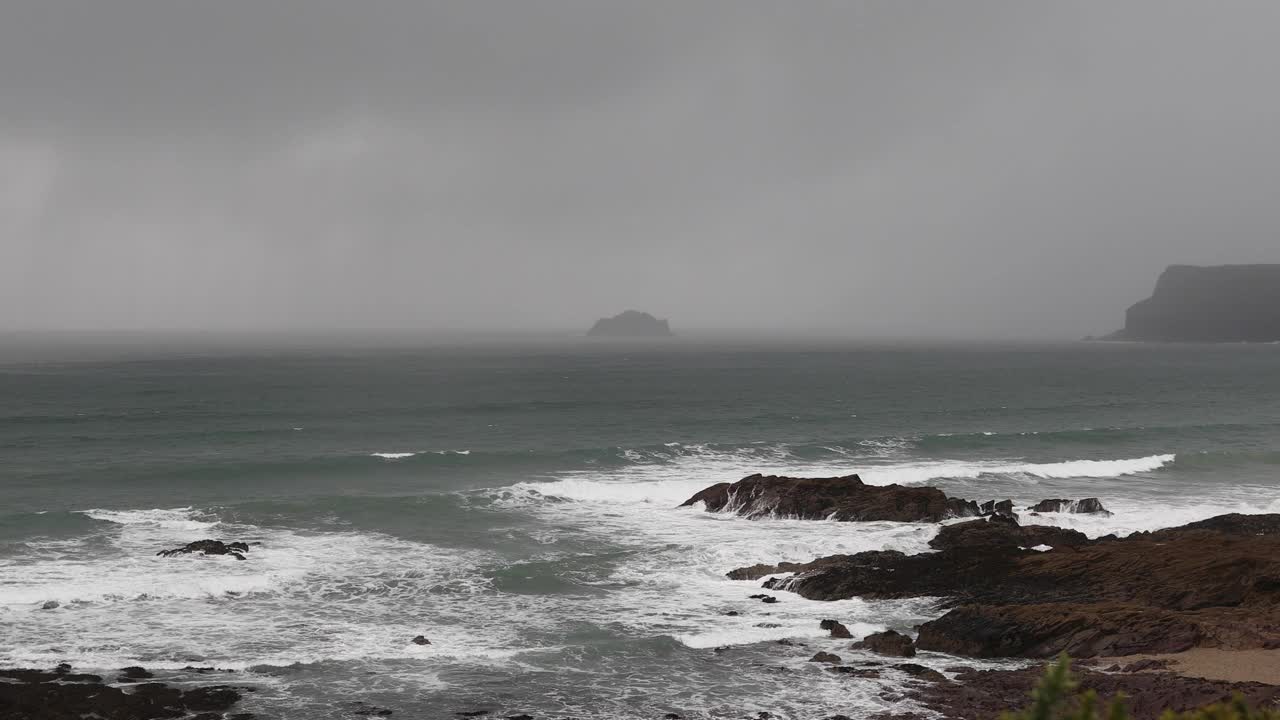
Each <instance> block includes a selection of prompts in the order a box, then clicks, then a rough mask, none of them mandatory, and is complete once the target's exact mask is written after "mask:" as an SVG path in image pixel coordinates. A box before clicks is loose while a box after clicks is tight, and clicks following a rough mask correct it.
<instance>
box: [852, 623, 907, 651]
mask: <svg viewBox="0 0 1280 720" xmlns="http://www.w3.org/2000/svg"><path fill="white" fill-rule="evenodd" d="M853 648H854V649H855V650H867V651H870V652H873V653H875V654H877V655H885V656H889V657H915V655H916V645H915V642H913V641H912V640H911V638H909V637H907V636H906V635H903V634H902V633H900V632H897V631H894V630H886V631H884V632H878V633H872V634H870V635H868V636H866V637H864V638H862V640H860V641H858V642H856V643H854V644H853Z"/></svg>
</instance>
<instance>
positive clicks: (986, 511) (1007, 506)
mask: <svg viewBox="0 0 1280 720" xmlns="http://www.w3.org/2000/svg"><path fill="white" fill-rule="evenodd" d="M978 510H979V513H980V514H982V515H997V516H1001V517H1006V518H1010V519H1012V520H1014V521H1015V522H1016V521H1017V520H1018V513H1016V512H1014V511H1013V501H1012V500H1000V501H998V502H997V501H995V500H988V501H987V502H984V503H982V504H981V505H979V506H978Z"/></svg>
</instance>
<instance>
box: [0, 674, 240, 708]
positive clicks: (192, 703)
mask: <svg viewBox="0 0 1280 720" xmlns="http://www.w3.org/2000/svg"><path fill="white" fill-rule="evenodd" d="M126 670H127V671H141V672H142V673H146V671H145V670H142V669H141V668H126ZM130 674H135V675H136V674H138V673H136V672H132V673H130ZM140 677H141V676H140ZM126 687H127V688H128V689H127V690H126V689H123V688H117V687H112V686H110V685H103V684H102V678H100V677H98V676H96V675H77V674H73V673H70V672H68V671H67V670H66V669H63V668H62V667H61V666H60V667H59V669H58V670H55V671H53V672H44V671H40V670H0V717H3V718H5V719H6V720H82V718H86V717H95V718H99V719H100V720H156V719H158V718H178V717H186V716H193V715H194V716H197V717H206V718H222V717H223V714H222V713H224V712H225V711H227V710H229V709H230V708H231V706H232V705H234V704H235V703H236V702H237V701H239V700H240V693H239V692H238V691H237V690H236V689H235V688H231V687H227V686H225V685H216V686H210V687H196V688H188V689H178V688H174V687H170V686H168V685H165V684H163V683H141V684H137V685H127V686H126Z"/></svg>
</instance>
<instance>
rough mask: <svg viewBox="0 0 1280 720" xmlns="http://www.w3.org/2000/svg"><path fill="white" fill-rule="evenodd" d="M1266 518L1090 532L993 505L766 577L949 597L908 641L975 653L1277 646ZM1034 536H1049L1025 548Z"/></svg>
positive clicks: (1275, 574)
mask: <svg viewBox="0 0 1280 720" xmlns="http://www.w3.org/2000/svg"><path fill="white" fill-rule="evenodd" d="M1276 530H1280V515H1270V516H1239V515H1237V516H1222V517H1219V518H1212V519H1210V520H1208V521H1202V522H1199V523H1193V524H1191V525H1187V526H1183V527H1180V528H1170V529H1167V530H1161V531H1158V532H1155V533H1139V534H1135V535H1132V536H1130V537H1126V538H1118V539H1111V540H1106V541H1094V542H1089V541H1087V539H1082V538H1081V537H1079V536H1078V534H1076V533H1073V532H1072V531H1068V530H1062V529H1060V528H1047V527H1039V526H1025V527H1024V526H1019V525H1017V524H1016V523H1014V522H1013V521H1012V520H1009V519H1007V518H999V516H992V517H991V518H989V519H988V520H986V521H974V522H968V523H959V524H956V525H952V526H949V527H947V528H944V529H943V530H942V531H941V532H939V534H938V537H937V538H935V540H934V542H933V545H934V546H935V547H940V549H939V550H938V551H937V552H930V553H922V554H918V555H904V554H903V553H899V552H896V551H873V552H863V553H857V554H855V555H836V556H830V557H827V558H820V559H818V560H815V561H814V562H811V563H805V564H803V565H799V566H793V567H792V568H791V571H792V572H793V573H794V574H793V575H792V576H791V577H788V578H785V579H782V580H781V581H780V582H778V583H777V584H776V586H775V587H777V588H778V589H780V590H787V591H790V592H794V593H797V594H799V595H800V596H802V597H805V598H808V599H812V600H839V599H846V598H850V597H864V598H875V599H879V598H911V597H942V598H947V600H946V601H945V602H946V605H947V606H949V607H950V608H952V609H951V610H950V612H948V613H947V614H946V615H944V616H942V617H941V618H939V619H937V620H934V621H932V622H930V623H925V624H924V625H923V626H922V627H921V632H920V637H919V638H918V640H917V647H919V648H920V649H925V650H937V651H940V652H949V653H956V654H966V655H973V656H979V657H1009V656H1016V657H1050V656H1055V655H1057V654H1058V653H1059V652H1063V651H1066V652H1069V653H1070V654H1071V655H1073V656H1076V657H1081V656H1084V657H1090V656H1095V655H1130V654H1146V653H1164V652H1176V651H1179V650H1184V649H1187V648H1190V647H1198V646H1212V647H1220V648H1225V649H1232V648H1239V649H1243V648H1261V647H1280V532H1276ZM1036 545H1052V546H1054V547H1055V548H1056V549H1055V550H1053V551H1052V552H1033V551H1030V550H1026V549H1022V548H1024V547H1028V546H1029V547H1034V546H1036Z"/></svg>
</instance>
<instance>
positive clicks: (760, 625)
mask: <svg viewBox="0 0 1280 720" xmlns="http://www.w3.org/2000/svg"><path fill="white" fill-rule="evenodd" d="M755 627H758V628H780V627H782V624H781V623H771V622H762V623H756V624H755Z"/></svg>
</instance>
